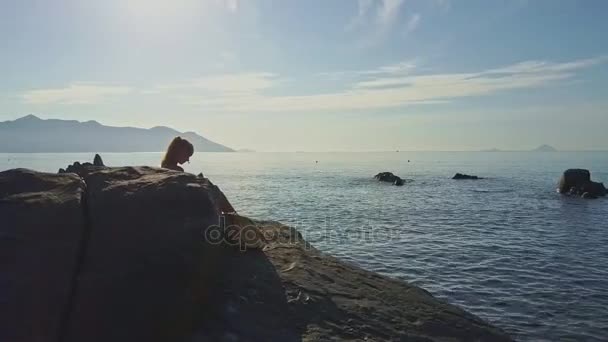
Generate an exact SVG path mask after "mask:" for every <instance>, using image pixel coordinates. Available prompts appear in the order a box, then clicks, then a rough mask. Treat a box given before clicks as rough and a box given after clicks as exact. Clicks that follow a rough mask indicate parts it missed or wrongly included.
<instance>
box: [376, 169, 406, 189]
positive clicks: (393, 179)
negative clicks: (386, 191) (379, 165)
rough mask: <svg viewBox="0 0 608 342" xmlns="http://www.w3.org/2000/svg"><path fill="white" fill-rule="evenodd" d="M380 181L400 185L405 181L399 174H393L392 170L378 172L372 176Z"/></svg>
mask: <svg viewBox="0 0 608 342" xmlns="http://www.w3.org/2000/svg"><path fill="white" fill-rule="evenodd" d="M374 178H375V179H377V180H378V181H380V182H387V183H392V184H393V185H397V186H402V185H403V184H405V181H404V180H403V179H401V178H400V177H399V176H395V175H394V174H393V173H392V172H380V173H379V174H377V175H375V176H374Z"/></svg>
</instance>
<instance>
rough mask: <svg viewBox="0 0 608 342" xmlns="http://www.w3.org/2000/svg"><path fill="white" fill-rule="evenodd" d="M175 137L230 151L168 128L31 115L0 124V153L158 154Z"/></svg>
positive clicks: (208, 148) (197, 145) (197, 147)
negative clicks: (121, 125)
mask: <svg viewBox="0 0 608 342" xmlns="http://www.w3.org/2000/svg"><path fill="white" fill-rule="evenodd" d="M176 136H181V137H182V138H185V139H187V140H189V141H190V142H191V143H192V144H193V145H194V149H195V151H198V152H234V151H233V150H232V149H231V148H229V147H226V146H223V145H220V144H218V143H215V142H213V141H210V140H207V139H205V138H203V137H202V136H200V135H198V134H196V133H194V132H185V133H182V132H178V131H176V130H174V129H171V128H169V127H162V126H160V127H153V128H150V129H144V128H134V127H111V126H104V125H102V124H100V123H99V122H97V121H86V122H80V121H76V120H57V119H49V120H42V119H40V118H38V117H36V116H34V115H28V116H24V117H22V118H19V119H17V120H14V121H4V122H0V152H160V151H165V150H166V149H167V146H168V145H169V142H170V141H171V139H173V138H174V137H176Z"/></svg>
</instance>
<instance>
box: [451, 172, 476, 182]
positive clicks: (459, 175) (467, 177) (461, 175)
mask: <svg viewBox="0 0 608 342" xmlns="http://www.w3.org/2000/svg"><path fill="white" fill-rule="evenodd" d="M452 179H459V180H460V179H472V180H477V179H483V178H481V177H477V176H471V175H467V174H463V173H457V174H455V175H454V177H452Z"/></svg>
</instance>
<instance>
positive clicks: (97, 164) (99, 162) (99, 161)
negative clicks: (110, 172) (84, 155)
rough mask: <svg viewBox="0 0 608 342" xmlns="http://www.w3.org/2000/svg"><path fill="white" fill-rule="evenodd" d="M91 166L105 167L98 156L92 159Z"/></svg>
mask: <svg viewBox="0 0 608 342" xmlns="http://www.w3.org/2000/svg"><path fill="white" fill-rule="evenodd" d="M93 166H105V165H104V164H103V160H102V159H101V156H100V155H99V154H96V155H95V158H94V159H93Z"/></svg>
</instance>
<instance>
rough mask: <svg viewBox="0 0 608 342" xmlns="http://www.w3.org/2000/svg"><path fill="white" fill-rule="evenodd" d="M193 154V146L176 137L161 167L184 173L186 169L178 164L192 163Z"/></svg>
mask: <svg viewBox="0 0 608 342" xmlns="http://www.w3.org/2000/svg"><path fill="white" fill-rule="evenodd" d="M193 154H194V146H192V144H191V143H190V142H189V141H188V140H186V139H182V138H181V137H176V138H175V139H173V141H171V144H169V147H168V148H167V153H166V154H165V158H164V159H163V161H162V162H161V164H160V166H161V167H162V168H164V169H170V170H175V171H181V172H184V169H182V168H181V167H180V166H179V165H177V164H184V163H185V162H190V157H192V155H193Z"/></svg>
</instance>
